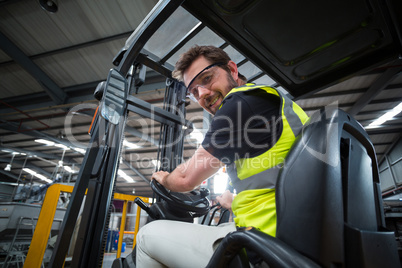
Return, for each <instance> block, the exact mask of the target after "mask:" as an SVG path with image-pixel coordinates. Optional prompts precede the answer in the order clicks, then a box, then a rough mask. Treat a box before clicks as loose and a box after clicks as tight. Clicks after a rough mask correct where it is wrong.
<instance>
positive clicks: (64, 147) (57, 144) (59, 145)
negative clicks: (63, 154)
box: [54, 143, 70, 150]
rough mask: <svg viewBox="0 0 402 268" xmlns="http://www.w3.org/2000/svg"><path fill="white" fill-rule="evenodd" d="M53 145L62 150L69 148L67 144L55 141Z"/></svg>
mask: <svg viewBox="0 0 402 268" xmlns="http://www.w3.org/2000/svg"><path fill="white" fill-rule="evenodd" d="M54 146H56V147H59V148H62V149H64V150H70V148H68V147H67V146H65V145H64V144H60V143H55V144H54Z"/></svg>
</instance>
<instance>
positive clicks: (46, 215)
mask: <svg viewBox="0 0 402 268" xmlns="http://www.w3.org/2000/svg"><path fill="white" fill-rule="evenodd" d="M73 189H74V187H73V186H69V185H63V184H53V185H52V186H50V187H49V188H48V189H47V191H46V196H45V199H44V200H43V204H42V209H41V211H40V214H39V218H38V222H37V224H36V228H35V232H34V235H33V237H32V241H31V245H30V247H29V251H28V254H27V257H26V259H25V262H24V268H31V267H32V268H37V267H38V268H39V267H41V265H42V259H43V256H44V254H45V251H46V247H47V243H48V238H49V235H50V231H51V228H52V224H53V218H54V215H55V213H56V209H57V203H58V200H59V197H60V193H61V192H66V193H72V192H73ZM136 197H138V196H134V195H126V194H119V193H115V194H114V199H117V200H123V201H124V205H123V213H122V219H121V224H120V234H121V235H120V236H119V243H118V248H117V256H116V257H117V258H120V255H121V249H122V244H123V234H124V228H125V226H126V217H127V204H128V201H134V199H135V198H136ZM140 198H141V199H142V200H143V201H144V202H146V203H148V202H149V198H147V197H140ZM140 216H141V209H140V207H138V206H137V218H136V221H135V231H134V232H132V233H133V235H134V241H133V248H134V246H135V243H136V233H137V232H138V229H139V225H140ZM126 233H128V232H126ZM130 233H131V232H130Z"/></svg>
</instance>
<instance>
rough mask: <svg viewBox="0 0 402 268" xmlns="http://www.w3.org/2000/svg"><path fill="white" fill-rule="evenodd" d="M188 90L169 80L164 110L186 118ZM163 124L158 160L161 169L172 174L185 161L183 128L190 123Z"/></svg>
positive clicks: (180, 84)
mask: <svg viewBox="0 0 402 268" xmlns="http://www.w3.org/2000/svg"><path fill="white" fill-rule="evenodd" d="M185 96H186V88H185V86H184V85H183V84H182V83H179V82H178V81H176V80H173V79H169V78H168V79H167V81H166V92H165V99H164V105H163V108H164V109H165V110H166V111H167V112H170V113H173V114H175V115H178V116H180V117H185V115H186V113H185ZM182 120H183V123H182V124H179V123H175V124H174V125H172V124H170V125H167V124H161V130H160V137H159V146H158V154H157V157H158V158H157V160H159V162H160V163H161V169H162V170H165V171H168V172H171V171H172V170H174V169H175V168H176V167H177V166H178V165H179V164H180V163H181V162H182V159H183V148H184V146H183V144H184V132H185V129H184V128H183V126H186V127H188V123H184V121H185V118H182Z"/></svg>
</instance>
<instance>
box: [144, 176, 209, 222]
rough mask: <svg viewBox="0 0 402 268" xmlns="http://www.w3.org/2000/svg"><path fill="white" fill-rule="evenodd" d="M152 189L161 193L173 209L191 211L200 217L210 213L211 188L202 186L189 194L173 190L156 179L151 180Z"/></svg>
mask: <svg viewBox="0 0 402 268" xmlns="http://www.w3.org/2000/svg"><path fill="white" fill-rule="evenodd" d="M151 188H152V190H153V191H154V192H155V193H156V194H157V195H159V196H160V197H161V198H162V199H163V200H165V201H166V203H167V204H168V205H169V206H170V207H172V208H173V209H176V210H179V211H184V212H188V213H190V214H191V215H192V216H193V217H200V216H203V215H205V214H207V213H208V211H209V210H210V204H209V200H208V198H207V196H208V195H209V190H208V189H205V188H201V189H200V190H193V191H191V192H190V193H189V194H184V193H177V192H172V191H170V190H168V189H166V188H165V187H164V186H163V185H162V184H160V183H159V182H158V181H156V180H152V181H151Z"/></svg>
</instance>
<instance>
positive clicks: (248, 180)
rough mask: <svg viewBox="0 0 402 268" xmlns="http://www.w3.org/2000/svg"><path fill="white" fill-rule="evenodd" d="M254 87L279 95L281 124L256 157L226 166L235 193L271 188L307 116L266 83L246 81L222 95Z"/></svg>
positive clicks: (253, 88) (239, 160) (273, 186)
mask: <svg viewBox="0 0 402 268" xmlns="http://www.w3.org/2000/svg"><path fill="white" fill-rule="evenodd" d="M255 89H262V90H264V91H265V92H267V93H268V94H274V95H276V96H278V97H280V100H281V103H280V108H281V119H282V125H283V128H282V133H281V136H280V137H279V139H278V141H277V142H276V143H275V145H274V146H272V147H271V148H270V149H269V150H267V151H266V152H264V153H262V154H260V155H258V156H256V157H251V158H243V159H238V160H236V161H235V162H234V163H233V164H231V165H229V166H228V167H227V172H228V175H229V177H230V178H231V181H232V185H233V187H234V188H235V189H236V192H237V193H240V192H241V191H244V190H252V189H264V188H275V185H276V180H277V177H278V174H279V170H280V165H281V164H282V163H283V161H284V160H285V156H286V155H287V152H288V151H289V148H290V146H291V145H292V144H293V142H294V140H295V138H296V136H297V135H298V134H299V133H300V131H301V130H302V128H303V125H304V123H306V121H307V120H308V116H307V114H306V113H305V112H304V111H303V110H302V109H301V108H300V107H299V106H298V105H297V104H296V103H294V102H293V101H291V100H290V99H289V98H288V97H287V96H285V95H283V94H282V93H281V92H279V91H277V90H276V89H274V88H272V87H269V86H266V85H254V84H246V85H244V86H241V87H237V88H234V89H232V90H231V91H230V92H229V93H228V94H227V95H226V96H225V98H226V97H227V96H228V95H230V94H233V93H236V92H241V91H251V90H255ZM221 107H222V106H221ZM256 165H257V166H256Z"/></svg>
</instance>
